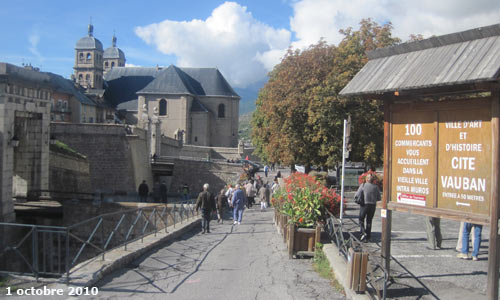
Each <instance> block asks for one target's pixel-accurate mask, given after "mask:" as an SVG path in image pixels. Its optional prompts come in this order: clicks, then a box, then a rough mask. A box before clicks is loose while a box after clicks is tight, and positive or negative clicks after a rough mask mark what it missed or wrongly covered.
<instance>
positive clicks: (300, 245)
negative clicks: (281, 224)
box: [285, 224, 321, 258]
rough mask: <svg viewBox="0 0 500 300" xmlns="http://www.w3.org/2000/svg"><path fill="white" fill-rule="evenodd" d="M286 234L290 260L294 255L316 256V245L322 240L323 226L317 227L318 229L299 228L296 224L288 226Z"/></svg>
mask: <svg viewBox="0 0 500 300" xmlns="http://www.w3.org/2000/svg"><path fill="white" fill-rule="evenodd" d="M285 232H287V234H286V242H287V246H288V257H289V258H293V256H294V255H309V256H313V255H314V250H315V248H316V243H319V242H320V238H321V225H316V228H297V227H296V226H295V225H294V224H287V230H285Z"/></svg>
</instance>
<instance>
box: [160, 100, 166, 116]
mask: <svg viewBox="0 0 500 300" xmlns="http://www.w3.org/2000/svg"><path fill="white" fill-rule="evenodd" d="M166 115H167V100H165V99H161V100H160V116H166Z"/></svg>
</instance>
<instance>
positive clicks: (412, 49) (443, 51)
mask: <svg viewBox="0 0 500 300" xmlns="http://www.w3.org/2000/svg"><path fill="white" fill-rule="evenodd" d="M367 55H368V58H369V61H368V63H367V64H366V65H365V66H364V67H363V68H362V69H361V70H360V71H359V72H358V74H356V76H354V78H353V79H352V80H351V81H350V82H349V83H348V84H347V85H346V86H345V87H344V89H343V90H342V91H341V92H340V94H341V95H347V96H354V95H363V94H382V93H385V92H394V91H404V90H415V89H422V88H431V87H438V86H449V85H458V84H467V83H476V82H485V81H495V80H498V78H499V75H500V24H495V25H491V26H487V27H482V28H476V29H471V30H467V31H463V32H458V33H452V34H448V35H443V36H439V37H432V38H429V39H426V40H422V41H417V42H411V43H405V44H401V45H397V46H393V47H388V48H383V49H378V50H375V51H372V52H369V53H367Z"/></svg>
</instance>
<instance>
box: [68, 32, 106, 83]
mask: <svg viewBox="0 0 500 300" xmlns="http://www.w3.org/2000/svg"><path fill="white" fill-rule="evenodd" d="M75 50H76V55H75V66H74V67H73V69H74V70H75V80H76V82H78V83H79V84H80V85H81V86H84V87H86V88H88V89H102V88H103V49H102V43H101V42H100V41H99V40H98V39H96V38H95V37H94V26H92V24H89V27H88V36H85V37H83V38H81V39H80V40H79V41H78V42H77V43H76V47H75Z"/></svg>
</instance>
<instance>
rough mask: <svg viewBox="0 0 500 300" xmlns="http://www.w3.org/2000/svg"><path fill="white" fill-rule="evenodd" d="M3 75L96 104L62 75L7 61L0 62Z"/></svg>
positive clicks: (89, 103) (86, 102) (83, 101)
mask: <svg viewBox="0 0 500 300" xmlns="http://www.w3.org/2000/svg"><path fill="white" fill-rule="evenodd" d="M3 76H9V77H11V78H13V79H17V80H21V81H24V82H31V83H33V84H41V85H44V86H45V87H47V88H52V89H54V90H55V91H58V92H61V93H66V94H71V95H74V96H75V98H76V99H77V100H78V101H80V102H81V103H83V104H87V105H93V106H95V105H96V103H95V102H94V101H92V100H91V99H90V98H88V97H87V96H85V94H84V93H83V92H82V91H80V90H79V89H77V88H76V87H75V85H74V83H73V82H72V81H71V80H69V79H66V78H64V77H62V76H61V75H57V74H54V73H50V72H40V71H35V70H30V69H26V68H22V67H18V66H15V65H11V64H8V63H0V77H3Z"/></svg>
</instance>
